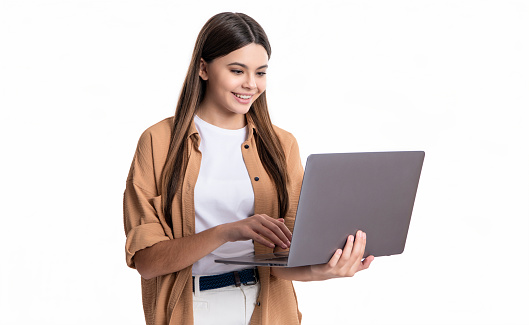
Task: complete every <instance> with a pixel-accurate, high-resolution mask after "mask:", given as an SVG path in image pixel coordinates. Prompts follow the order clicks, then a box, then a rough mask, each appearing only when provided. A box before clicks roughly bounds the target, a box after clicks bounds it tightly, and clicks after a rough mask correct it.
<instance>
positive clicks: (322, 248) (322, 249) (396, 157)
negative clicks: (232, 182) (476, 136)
mask: <svg viewBox="0 0 529 325" xmlns="http://www.w3.org/2000/svg"><path fill="white" fill-rule="evenodd" d="M423 161H424V151H395V152H360V153H333V154H313V155H310V156H309V157H308V158H307V164H306V166H305V174H304V176H303V184H302V186H301V193H300V197H299V202H298V209H297V214H296V220H295V223H294V231H293V233H292V241H291V245H290V251H289V252H281V253H272V254H262V255H249V256H248V255H247V256H241V257H234V258H223V259H216V260H215V262H218V263H224V264H241V265H259V266H286V267H295V266H302V265H314V264H322V263H327V262H328V261H329V259H330V258H331V256H332V255H333V254H334V252H335V251H336V249H338V248H343V246H344V245H345V242H346V239H347V236H348V235H349V234H352V235H354V234H355V233H356V231H357V230H358V229H360V230H362V231H364V232H366V234H367V244H366V249H365V254H364V257H367V256H369V255H374V256H388V255H394V254H400V253H402V252H403V251H404V245H405V244H406V237H407V235H408V228H409V225H410V219H411V214H412V210H413V204H414V202H415V194H416V193H417V186H418V183H419V177H420V174H421V169H422V164H423Z"/></svg>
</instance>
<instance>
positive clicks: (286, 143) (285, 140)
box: [272, 124, 297, 148]
mask: <svg viewBox="0 0 529 325" xmlns="http://www.w3.org/2000/svg"><path fill="white" fill-rule="evenodd" d="M272 127H273V128H274V132H275V133H276V134H277V137H278V138H279V141H281V143H282V144H283V147H285V148H290V147H291V146H292V145H293V144H297V141H296V137H294V135H293V134H292V133H290V132H288V131H287V130H285V129H282V128H280V127H278V126H277V125H274V124H272Z"/></svg>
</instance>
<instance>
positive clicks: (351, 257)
mask: <svg viewBox="0 0 529 325" xmlns="http://www.w3.org/2000/svg"><path fill="white" fill-rule="evenodd" d="M365 247H366V234H365V232H363V231H361V230H358V231H357V232H356V236H353V235H349V237H348V238H347V242H346V243H345V246H344V248H343V250H341V249H337V250H336V252H335V253H334V255H333V256H332V257H331V259H330V260H329V262H328V263H327V264H318V265H312V266H311V273H312V277H313V278H314V279H315V280H326V279H332V278H340V277H351V276H353V275H355V273H356V272H358V271H362V270H365V269H367V268H368V267H369V265H370V264H371V262H373V260H374V259H375V257H374V256H373V255H370V256H368V257H366V258H365V259H364V260H363V261H362V257H363V256H364V250H365Z"/></svg>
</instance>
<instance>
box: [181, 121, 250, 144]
mask: <svg viewBox="0 0 529 325" xmlns="http://www.w3.org/2000/svg"><path fill="white" fill-rule="evenodd" d="M245 116H246V126H247V127H248V138H247V139H246V141H250V140H252V137H253V133H254V132H257V127H256V126H255V123H254V121H253V119H252V117H251V116H250V114H245ZM173 119H174V117H173ZM193 134H196V135H197V136H198V130H197V127H196V125H195V120H194V119H192V120H191V126H190V127H189V130H187V138H189V137H190V136H192V135H193Z"/></svg>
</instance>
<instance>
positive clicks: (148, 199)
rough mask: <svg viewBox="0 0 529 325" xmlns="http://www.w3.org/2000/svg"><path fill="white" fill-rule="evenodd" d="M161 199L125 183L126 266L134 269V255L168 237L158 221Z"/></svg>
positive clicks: (160, 221)
mask: <svg viewBox="0 0 529 325" xmlns="http://www.w3.org/2000/svg"><path fill="white" fill-rule="evenodd" d="M160 215H161V197H160V196H154V197H153V196H152V195H151V194H149V192H147V191H145V190H143V189H142V188H141V187H139V186H138V185H136V184H134V183H133V182H127V187H126V189H125V193H124V198H123V218H124V220H123V221H124V224H125V234H126V236H127V240H126V243H125V253H126V259H127V265H128V266H129V267H131V268H135V265H134V254H136V252H137V251H139V250H142V249H144V248H147V247H150V246H152V245H154V244H156V243H159V242H161V241H164V240H169V239H170V237H169V236H168V235H167V233H166V231H165V230H164V226H163V223H164V221H162V220H160V217H159V216H160Z"/></svg>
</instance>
